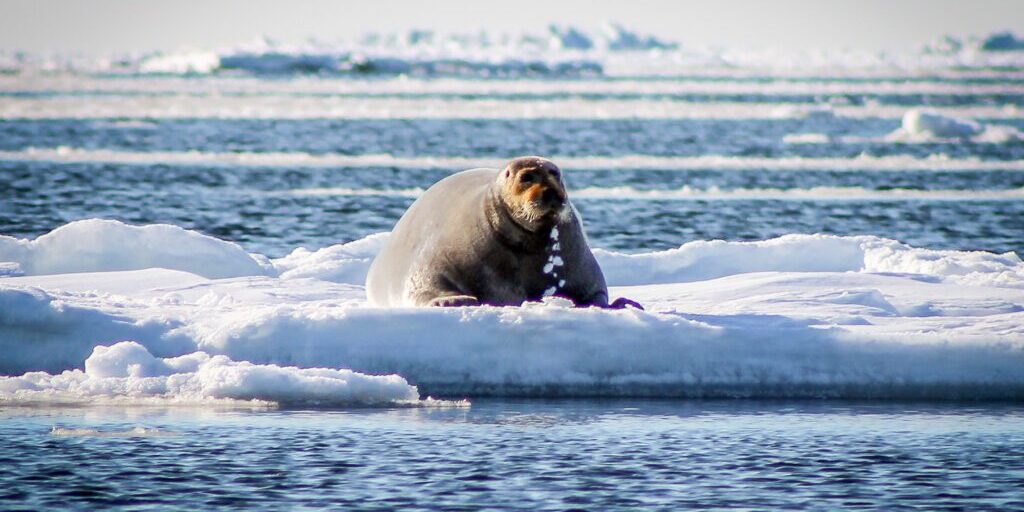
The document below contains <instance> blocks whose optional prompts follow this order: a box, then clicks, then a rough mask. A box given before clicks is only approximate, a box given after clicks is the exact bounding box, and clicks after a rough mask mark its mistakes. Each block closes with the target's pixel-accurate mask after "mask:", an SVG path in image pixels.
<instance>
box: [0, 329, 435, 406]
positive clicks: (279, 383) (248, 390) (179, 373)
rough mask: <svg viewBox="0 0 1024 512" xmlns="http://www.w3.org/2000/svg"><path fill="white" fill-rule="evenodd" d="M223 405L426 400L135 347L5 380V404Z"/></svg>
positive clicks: (381, 384) (314, 374)
mask: <svg viewBox="0 0 1024 512" xmlns="http://www.w3.org/2000/svg"><path fill="white" fill-rule="evenodd" d="M223 400H245V401H260V402H273V403H277V404H283V405H295V404H305V405H401V404H414V403H417V402H418V401H419V393H418V392H417V390H416V388H415V387H414V386H410V385H409V384H408V383H407V382H406V381H405V379H403V378H401V377H399V376H397V375H386V376H371V375H363V374H359V373H355V372H352V371H349V370H332V369H326V368H307V369H301V368H295V367H281V366H276V365H255V364H252V363H248V362H235V361H232V360H230V359H228V358H227V357H225V356H210V355H208V354H206V353H203V352H194V353H191V354H187V355H183V356H179V357H174V358H167V359H160V358H157V357H154V356H153V355H152V354H150V353H149V351H148V350H146V348H145V347H143V346H142V345H140V344H138V343H136V342H133V341H124V342H120V343H116V344H114V345H111V346H109V347H107V346H97V347H96V348H95V349H94V350H93V352H92V355H91V356H89V358H88V359H86V360H85V371H82V370H70V371H65V372H63V373H61V374H58V375H50V374H46V373H42V372H31V373H26V374H25V375H22V376H20V377H0V404H3V403H53V402H58V403H76V402H97V401H99V402H144V403H145V402H155V403H160V402H171V403H204V402H210V401H223Z"/></svg>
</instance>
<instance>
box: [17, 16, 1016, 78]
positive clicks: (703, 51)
mask: <svg viewBox="0 0 1024 512" xmlns="http://www.w3.org/2000/svg"><path fill="white" fill-rule="evenodd" d="M684 39H685V36H684ZM1022 48H1024V43H1022V42H1021V40H1020V39H1019V38H1018V37H1017V36H1015V35H1014V34H1012V33H1010V32H1002V33H996V34H991V35H988V36H982V37H978V36H968V37H958V36H946V37H944V38H942V39H940V40H939V41H937V42H935V43H932V44H929V45H926V46H925V47H924V48H923V49H920V50H918V49H911V48H908V49H906V50H894V51H885V52H878V51H871V50H868V49H863V50H858V49H840V50H828V51H825V50H821V49H816V48H812V49H798V50H793V49H783V48H778V47H773V46H772V45H765V46H763V47H757V48H742V47H736V48H722V47H719V46H695V45H685V44H682V45H681V44H679V43H677V42H674V41H667V40H663V39H659V38H657V37H655V36H651V35H644V34H639V33H637V32H635V31H632V30H630V29H627V28H625V27H623V26H622V25H620V24H617V23H607V24H605V25H604V26H603V27H599V28H597V29H596V30H595V29H591V28H583V27H577V26H571V25H565V24H558V23H556V24H553V25H549V26H546V27H545V26H543V25H538V26H537V27H528V28H524V29H523V30H522V31H521V32H518V33H496V32H464V33H442V32H437V31H432V30H423V29H413V30H409V31H405V32H394V33H372V32H371V33H366V34H364V35H363V36H361V37H357V38H355V39H354V40H339V41H316V40H309V41H304V42H299V43H288V42H281V41H274V40H271V39H268V38H262V39H258V40H256V41H253V42H250V43H245V44H237V45H232V46H227V47H222V48H213V49H210V48H207V49H184V50H180V51H176V52H148V53H142V54H140V53H139V52H133V51H132V49H130V48H126V49H124V50H125V51H124V52H122V53H120V54H113V55H104V56H102V57H99V58H97V57H88V56H82V55H78V54H63V55H29V54H26V53H24V52H17V51H6V52H0V70H4V71H5V72H8V73H25V74H32V73H39V72H65V73H66V72H70V73H86V74H88V73H103V74H228V75H230V74H256V75H267V74H271V75H284V76H304V75H326V76H339V75H340V76H395V75H407V76H426V77H439V76H461V77H474V78H480V77H504V78H508V77H516V78H522V77H588V76H693V75H694V74H703V75H709V74H710V75H733V76H738V75H743V74H749V73H751V72H764V71H765V70H769V71H770V74H774V75H788V76H813V75H820V74H822V73H830V74H831V73H833V72H835V71H841V72H843V73H844V74H860V75H875V76H892V75H900V76H934V75H933V74H934V73H935V72H950V73H954V74H959V75H963V74H970V73H992V72H993V71H994V72H996V73H999V72H1000V70H1005V69H1015V68H1020V67H1021V65H1022V63H1024V56H1022V55H1021V54H1022V53H1024V52H1021V51H1019V50H1021V49H1022Z"/></svg>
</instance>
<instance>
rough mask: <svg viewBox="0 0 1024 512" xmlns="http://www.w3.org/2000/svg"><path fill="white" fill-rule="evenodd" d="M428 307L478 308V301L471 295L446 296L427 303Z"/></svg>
mask: <svg viewBox="0 0 1024 512" xmlns="http://www.w3.org/2000/svg"><path fill="white" fill-rule="evenodd" d="M427 305H428V306H431V307H440V308H455V307H463V306H479V305H480V301H479V300H477V298H476V297H473V296H472V295H447V296H443V297H435V298H433V299H430V301H429V302H427Z"/></svg>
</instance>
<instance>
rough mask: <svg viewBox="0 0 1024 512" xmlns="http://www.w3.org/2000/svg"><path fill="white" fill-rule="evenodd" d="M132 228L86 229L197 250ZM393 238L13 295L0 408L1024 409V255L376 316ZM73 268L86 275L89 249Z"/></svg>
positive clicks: (710, 253) (890, 252)
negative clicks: (615, 405)
mask: <svg viewBox="0 0 1024 512" xmlns="http://www.w3.org/2000/svg"><path fill="white" fill-rule="evenodd" d="M127 228H128V227H127V226H125V227H124V228H115V229H110V227H109V226H106V225H104V224H103V223H95V222H85V223H77V224H74V225H72V226H70V230H71V231H73V232H74V231H82V232H81V233H78V234H77V235H78V236H85V235H86V233H85V232H92V233H91V234H92V235H95V236H96V237H101V236H111V237H113V238H112V240H114V241H119V243H122V244H127V246H133V244H136V243H138V241H137V240H136V241H133V240H132V238H137V239H139V240H142V239H146V238H147V237H151V236H153V233H160V235H161V236H162V242H163V243H162V244H160V247H166V248H173V247H175V246H176V245H178V244H180V243H188V242H189V241H191V240H193V239H194V237H195V236H196V235H195V234H194V233H190V232H187V231H185V230H158V231H152V230H149V229H148V228H147V227H138V228H136V229H127ZM65 229H67V227H66V228H65ZM385 239H386V235H384V234H381V235H375V236H373V237H369V238H367V239H364V240H360V241H356V242H352V243H349V244H342V245H338V246H333V247H328V248H323V249H320V250H316V251H311V250H305V249H299V250H296V251H295V252H293V253H292V254H291V255H289V256H287V257H285V258H280V259H277V260H273V261H270V262H269V263H267V266H261V265H255V266H253V267H250V268H251V272H250V273H251V275H249V276H242V277H233V278H219V279H213V278H206V277H201V276H199V275H196V274H194V273H189V272H183V271H181V270H165V269H158V268H151V269H146V270H131V271H119V270H109V267H108V266H106V265H105V264H104V262H103V261H94V262H93V264H94V265H95V266H96V270H97V271H96V272H86V273H77V274H47V275H29V276H23V277H6V278H0V351H2V352H3V353H4V354H5V357H4V358H0V372H2V373H5V374H8V375H13V376H12V377H7V378H4V379H3V380H2V381H0V397H2V399H3V400H6V401H28V402H31V401H60V400H69V401H76V400H77V401H82V402H86V403H89V402H93V401H104V400H114V401H117V400H125V401H128V402H132V403H135V402H138V401H141V402H145V401H147V400H151V399H153V400H164V401H166V400H172V401H173V400H180V401H186V402H188V401H200V402H201V401H204V400H221V399H231V400H265V401H274V402H282V403H315V404H331V403H334V404H352V403H370V402H372V403H392V402H394V401H410V400H414V399H416V398H418V395H417V392H418V393H429V394H433V395H435V396H436V395H439V394H441V395H444V396H450V397H455V398H458V397H462V396H482V395H534V396H595V395H615V396H749V397H851V398H853V397H855V398H945V399H948V398H957V399H977V398H987V399H1009V400H1021V399H1024V355H1022V354H1024V262H1022V261H1021V259H1020V258H1019V257H1018V256H1017V255H1015V254H1013V253H1007V254H993V253H987V252H961V251H936V250H928V249H920V248H913V247H909V246H906V245H904V244H900V243H898V242H895V241H892V240H885V239H881V238H877V237H870V236H862V237H839V236H826V235H789V236H785V237H781V238H777V239H772V240H765V241H760V242H723V241H707V242H691V243H687V244H684V245H682V246H681V247H679V248H677V249H672V250H669V251H660V252H650V253H640V254H623V253H617V252H612V251H606V250H601V249H596V250H595V256H596V257H597V259H598V260H599V262H600V264H601V266H602V268H603V269H604V271H605V274H606V277H607V280H608V282H609V284H610V285H611V286H612V288H611V290H610V291H611V295H612V296H627V297H630V298H632V299H636V300H639V301H640V302H641V303H643V304H644V305H645V306H646V307H647V311H636V310H625V311H608V310H599V309H575V308H572V307H571V305H570V304H568V303H567V301H563V300H560V299H557V298H553V299H549V300H547V301H545V302H544V303H536V304H528V305H526V306H524V307H521V308H495V307H477V308H450V309H429V308H397V309H378V308H372V307H368V306H367V304H366V302H365V293H364V291H363V288H362V281H363V279H364V278H365V272H366V268H367V264H368V261H369V260H370V258H372V256H373V255H374V254H375V253H376V251H377V250H379V248H380V246H381V244H382V243H383V241H384V240H385ZM15 243H16V245H18V246H22V245H24V244H30V243H31V241H26V240H21V241H17V240H16V241H15ZM225 245H230V244H226V243H225ZM83 250H86V251H87V250H89V247H88V246H83ZM232 254H234V252H233V251H226V252H225V253H224V255H225V256H226V257H228V258H234V257H235V256H232ZM63 257H65V258H67V259H69V260H74V259H75V258H76V248H75V246H68V247H66V248H65V253H64V254H63ZM127 257H128V256H124V258H127ZM143 257H144V258H149V259H147V260H145V261H161V260H159V258H155V256H153V255H145V254H143ZM218 257H220V255H218V254H217V253H210V254H209V255H208V258H209V261H208V263H209V264H210V265H213V263H215V260H216V259H217V258H218ZM251 259H252V260H253V261H258V260H263V258H261V257H257V256H253V257H252V258H251ZM21 262H22V263H24V264H25V266H26V267H29V268H37V269H39V268H42V267H39V266H37V265H35V264H34V263H33V262H32V261H31V258H25V259H23V260H21ZM142 263H143V261H140V262H138V264H134V265H128V264H125V265H121V266H127V267H139V266H142ZM197 265H198V263H197ZM206 266H207V265H198V268H197V270H198V269H201V268H203V267H206ZM77 270H79V271H87V270H89V269H88V268H87V267H85V266H82V265H80V266H79V267H77ZM123 340H132V341H131V342H126V343H121V342H122V341H123ZM33 371H35V372H38V371H45V372H47V373H32V372H33ZM26 372H29V373H27V374H26ZM23 374H24V375H23ZM395 374H397V375H400V376H401V377H397V376H394V375H395ZM378 375H391V376H390V377H376V376H378ZM412 386H417V387H418V390H414V388H412Z"/></svg>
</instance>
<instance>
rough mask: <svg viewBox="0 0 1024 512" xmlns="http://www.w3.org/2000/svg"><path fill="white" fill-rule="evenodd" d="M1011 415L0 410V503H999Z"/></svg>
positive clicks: (525, 408) (690, 409) (879, 409)
mask: <svg viewBox="0 0 1024 512" xmlns="http://www.w3.org/2000/svg"><path fill="white" fill-rule="evenodd" d="M1022 412H1024V411H1022V410H1021V409H1020V408H1019V407H1016V406H1001V405H950V404H920V403H854V402H851V403H846V402H805V401H803V402H773V401H767V402H757V401H709V402H705V401H691V402H674V401H643V400H629V401H589V400H571V401H544V400H530V401H511V400H477V401H475V402H474V403H473V405H472V407H470V408H454V409H452V408H447V409H384V410H380V409H354V410H334V411H331V410H328V411H324V410H313V411H310V410H273V411H259V410H231V409H224V410H219V409H190V408H177V409H175V408H169V409H167V408H159V407H157V408H144V407H143V408H136V409H120V408H84V409H82V408H73V409H49V408H18V407H13V408H12V407H8V408H3V409H0V438H3V439H4V441H5V442H4V443H3V446H2V447H0V461H2V464H0V504H3V506H4V508H5V509H11V510H18V509H23V510H40V509H56V508H61V509H82V510H94V509H101V508H114V507H117V508H123V509H127V510H167V509H170V508H174V509H194V510H195V509H198V510H209V509H218V508H236V509H237V508H244V509H247V510H285V509H287V510H303V509H322V508H343V509H346V510H392V509H402V510H479V509H481V508H496V509H504V510H608V509H621V510H628V509H640V508H643V509H651V510H679V509H725V508H741V509H748V510H749V509H753V510H794V509H800V510H837V509H847V510H850V509H855V510H965V509H969V510H1015V509H1020V508H1022V507H1024V491H1022V489H1024V465H1022V460H1024V414H1022Z"/></svg>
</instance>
